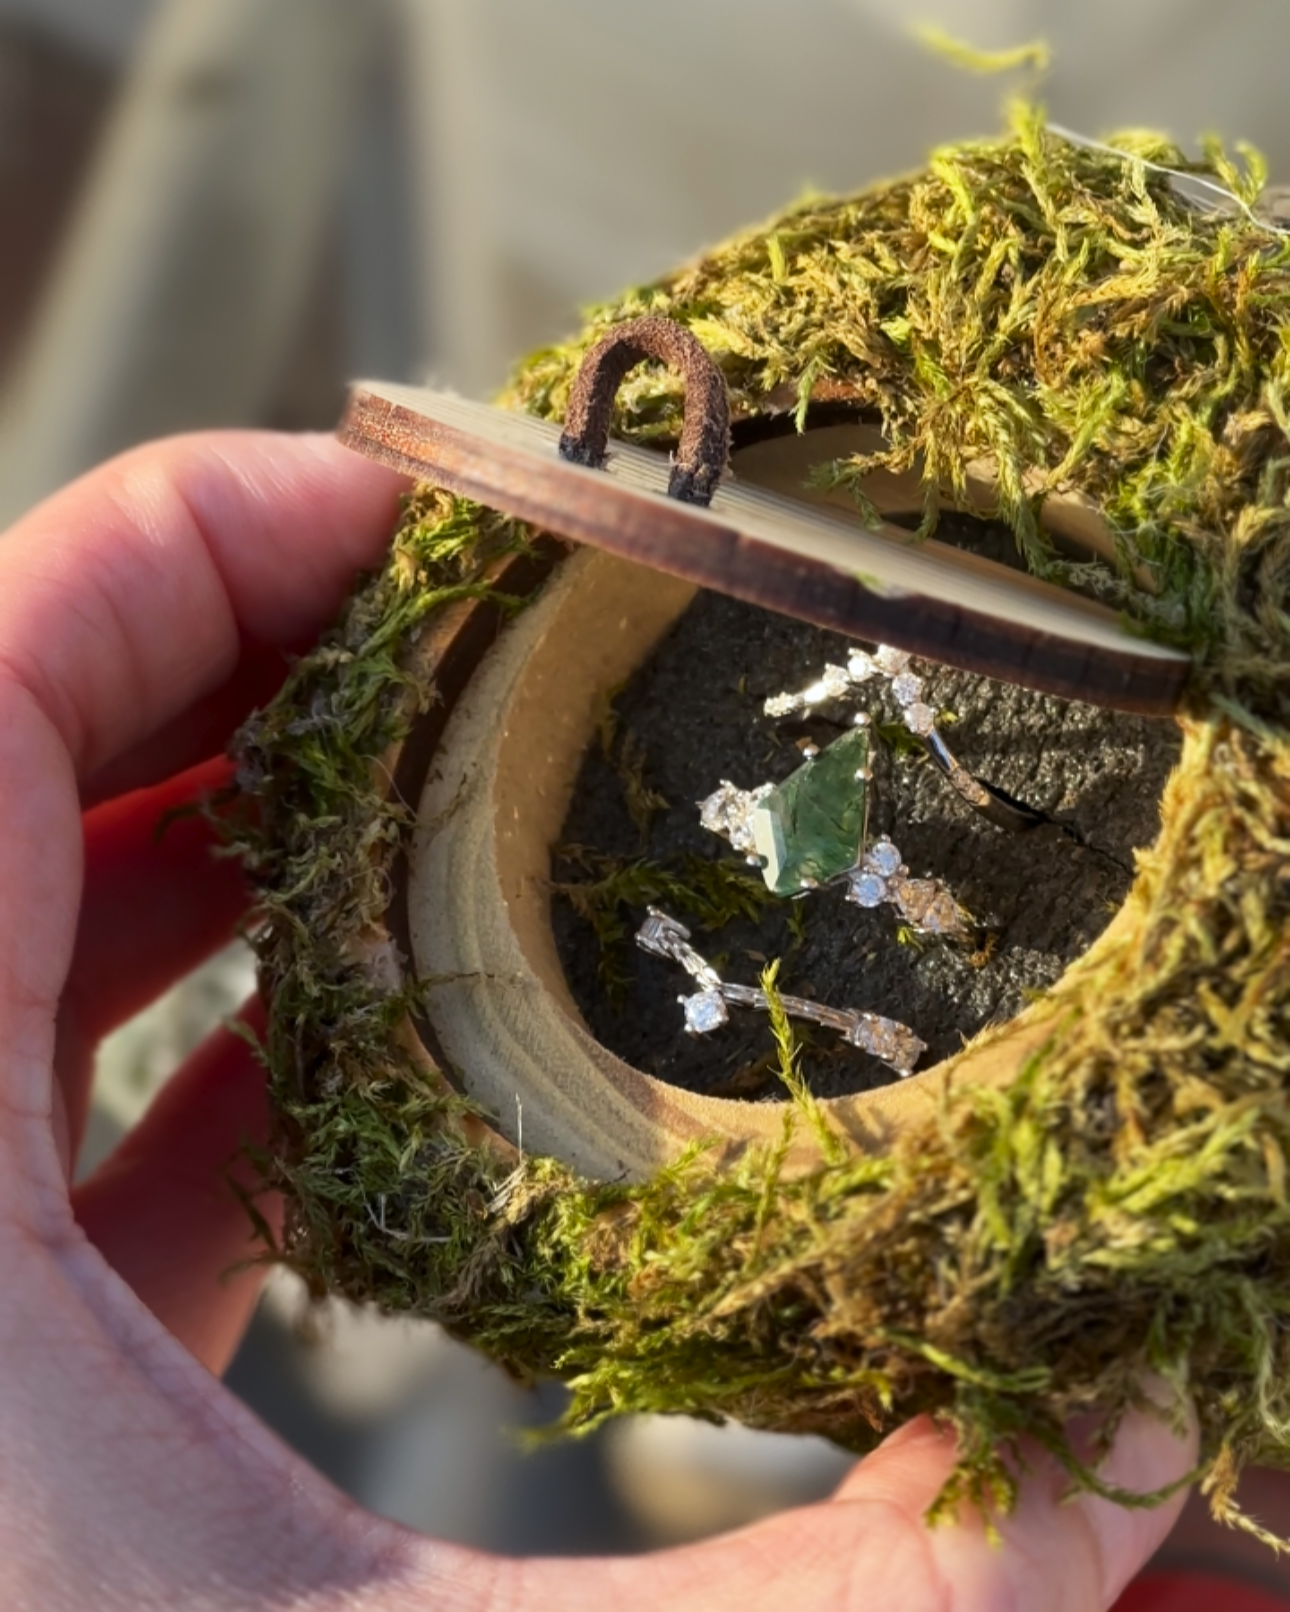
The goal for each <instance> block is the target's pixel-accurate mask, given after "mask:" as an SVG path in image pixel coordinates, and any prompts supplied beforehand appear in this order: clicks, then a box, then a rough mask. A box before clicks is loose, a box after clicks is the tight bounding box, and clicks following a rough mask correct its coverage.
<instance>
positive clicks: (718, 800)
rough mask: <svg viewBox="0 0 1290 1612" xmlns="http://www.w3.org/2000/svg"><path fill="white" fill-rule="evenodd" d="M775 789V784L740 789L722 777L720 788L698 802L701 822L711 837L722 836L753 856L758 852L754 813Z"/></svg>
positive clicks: (741, 850) (739, 849)
mask: <svg viewBox="0 0 1290 1612" xmlns="http://www.w3.org/2000/svg"><path fill="white" fill-rule="evenodd" d="M773 788H774V785H773V784H759V785H758V786H757V788H756V789H738V788H736V786H735V785H734V784H732V783H731V782H730V780H729V779H727V778H723V779H722V781H721V785H720V787H719V788H718V789H714V790H713V792H712V793H711V794H710V795H709V796H708V797H707V798H706V799H705V800H701V801H700V802H699V803H698V805H699V822H700V824H701V825H702V826H703V827H704V828H706V829H707V830H708V832H709V833H710V834H719V835H720V836H721V838H722V839H723V840H728V841H729V843H730V845H731V846H732V847H733V849H734V850H736V851H738V852H740V853H741V854H742V855H744V856H747V857H752V856H753V852H754V851H755V849H756V846H755V844H754V841H753V832H752V814H753V810H754V808H755V807H756V805H757V802H758V801H760V800H764V799H765V797H766V796H767V795H769V794H770V792H771V790H772V789H773Z"/></svg>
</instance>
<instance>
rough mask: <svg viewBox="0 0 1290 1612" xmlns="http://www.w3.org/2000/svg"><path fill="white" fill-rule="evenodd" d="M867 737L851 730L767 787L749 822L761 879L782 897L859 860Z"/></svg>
mask: <svg viewBox="0 0 1290 1612" xmlns="http://www.w3.org/2000/svg"><path fill="white" fill-rule="evenodd" d="M868 760H869V734H868V732H867V731H866V730H865V729H864V728H850V729H848V730H847V732H846V733H844V734H843V735H842V737H841V738H840V739H836V740H835V741H834V742H833V743H832V744H831V745H829V746H828V748H827V749H826V750H822V751H821V752H820V754H819V755H818V756H816V758H815V759H814V761H808V762H806V763H805V765H803V766H801V767H799V768H798V769H797V771H796V772H794V773H791V774H790V775H789V776H788V777H787V778H785V780H784V781H783V783H782V784H777V785H775V786H773V787H772V788H770V789H769V790H768V791H767V792H766V794H765V795H764V796H762V798H761V799H760V800H758V802H757V803H756V805H755V807H754V809H753V811H752V814H751V817H750V823H751V828H752V835H753V841H754V844H755V846H756V848H757V850H758V851H759V852H760V854H761V855H762V857H763V858H764V859H765V861H764V863H763V866H762V878H763V879H765V881H766V884H767V887H768V888H769V889H771V890H773V891H774V892H775V894H776V895H780V896H791V895H796V894H797V893H798V892H799V891H800V890H808V889H811V888H813V886H814V885H816V884H827V883H828V881H829V880H830V879H836V878H838V877H839V876H840V875H841V874H844V873H846V872H847V871H848V870H849V869H851V868H853V867H854V866H855V865H856V863H857V862H858V861H859V859H860V842H861V839H862V836H863V834H864V821H865V795H866V785H865V783H864V780H863V778H857V774H858V773H863V772H864V771H865V770H866V768H867V766H868Z"/></svg>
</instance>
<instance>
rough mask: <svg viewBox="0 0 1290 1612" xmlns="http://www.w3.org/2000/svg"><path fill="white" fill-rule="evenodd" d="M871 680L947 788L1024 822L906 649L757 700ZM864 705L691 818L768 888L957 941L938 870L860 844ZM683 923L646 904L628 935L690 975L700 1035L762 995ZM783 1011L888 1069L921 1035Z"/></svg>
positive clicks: (860, 659)
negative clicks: (973, 765)
mask: <svg viewBox="0 0 1290 1612" xmlns="http://www.w3.org/2000/svg"><path fill="white" fill-rule="evenodd" d="M874 678H881V679H883V680H884V681H885V682H886V683H887V685H888V687H889V688H890V691H891V693H892V695H893V697H894V699H895V703H896V706H897V709H898V711H899V714H900V719H901V721H902V723H903V724H904V726H905V728H906V729H907V730H908V732H909V733H910V734H912V735H913V736H914V737H915V738H916V739H917V740H918V741H919V742H920V744H921V745H922V746H923V747H924V748H925V749H926V751H927V753H928V754H929V755H930V756H931V758H932V760H933V762H934V763H935V764H936V766H937V768H938V769H939V770H940V772H941V773H942V774H943V775H944V776H945V778H946V780H947V782H948V783H949V784H950V786H951V787H952V788H953V789H954V790H955V791H956V793H957V794H959V795H960V796H961V797H962V798H963V799H964V800H965V801H966V802H967V803H968V804H969V805H970V806H972V807H973V808H974V809H975V810H977V811H979V812H981V813H982V814H983V815H985V816H986V817H988V818H989V819H990V820H991V821H993V822H995V823H996V824H998V825H999V826H1002V827H1007V828H1011V829H1014V830H1016V829H1024V828H1028V827H1031V826H1033V824H1034V823H1035V822H1036V821H1039V820H1040V819H1038V817H1037V815H1036V814H1035V813H1033V812H1031V811H1030V810H1029V808H1026V807H1024V806H1020V805H1018V804H1017V803H1016V802H1013V801H1010V800H1008V799H1007V797H1005V796H1003V795H1001V794H1000V793H999V792H998V791H997V790H995V789H993V788H992V787H991V786H990V785H989V784H986V783H984V782H982V781H981V780H980V779H978V778H976V777H974V776H973V775H972V774H971V773H970V772H969V771H968V770H967V768H966V767H964V766H963V765H962V763H961V762H959V761H958V760H957V758H956V757H955V756H954V755H953V753H952V752H951V751H950V748H949V746H948V745H947V744H946V743H945V740H944V738H943V736H942V735H941V733H940V730H939V728H938V726H937V721H936V711H935V709H934V707H933V706H932V705H931V704H930V703H928V701H927V699H926V698H925V683H924V679H923V678H922V677H920V676H919V675H918V674H917V673H916V672H914V671H913V670H911V665H910V656H909V655H908V654H906V653H905V652H904V651H903V650H899V649H894V648H892V647H891V646H890V645H886V644H881V645H878V646H877V647H876V648H875V649H874V650H873V652H872V653H870V652H868V651H866V650H863V649H859V648H857V649H854V650H852V651H851V653H850V655H849V657H848V659H847V663H846V665H845V666H839V665H833V664H830V665H826V666H825V668H824V670H823V672H822V673H821V675H820V676H819V677H818V678H817V679H816V680H815V682H813V683H811V684H809V685H808V686H807V687H806V688H804V689H801V690H799V691H797V692H796V693H782V694H776V695H773V696H772V697H771V698H769V699H767V700H766V701H765V703H764V705H763V708H762V709H763V711H764V713H765V715H767V716H769V717H772V718H783V717H787V716H792V715H794V714H795V713H798V712H809V711H811V710H813V709H814V708H815V707H816V706H820V705H824V704H826V703H828V702H830V701H835V700H838V699H842V698H844V697H846V696H847V695H849V694H851V693H852V692H853V691H854V690H855V689H857V688H859V687H861V686H863V685H864V684H866V683H868V682H870V681H871V680H873V679H874ZM878 742H879V741H878V739H877V735H876V733H875V729H874V725H873V722H872V719H871V718H870V715H869V713H868V712H866V711H859V712H857V713H856V714H855V715H854V716H853V717H852V719H851V725H850V727H849V728H848V729H847V731H846V732H845V733H843V734H842V736H841V737H840V738H838V739H836V740H835V741H834V742H833V743H832V744H830V745H827V746H826V747H824V748H823V749H820V748H818V747H816V746H815V745H810V746H809V747H806V749H805V757H806V759H805V760H804V762H803V764H802V765H801V766H800V767H798V768H797V769H796V771H794V772H793V773H791V774H790V775H789V776H788V777H787V778H785V779H784V780H783V782H782V783H779V784H772V783H763V784H758V785H757V786H756V787H754V788H752V789H741V788H740V787H739V786H737V785H736V784H733V783H731V782H730V781H729V780H728V779H724V780H722V782H721V783H720V785H719V786H718V787H717V788H716V789H715V790H714V791H713V792H712V793H711V794H710V795H708V796H707V797H706V798H705V799H704V800H701V801H699V802H698V808H699V822H700V824H701V825H702V827H703V828H705V829H707V830H708V831H709V832H710V833H713V834H716V835H718V836H719V837H720V838H722V839H724V840H725V841H726V842H727V843H728V844H729V845H730V846H731V848H732V849H733V850H735V851H737V852H739V853H740V854H741V855H742V856H743V857H745V859H746V860H747V861H748V862H749V863H750V864H751V865H753V866H755V867H757V868H758V869H759V870H760V871H761V874H762V878H763V879H764V881H765V883H766V885H767V887H768V888H769V889H770V890H771V891H772V892H773V893H774V894H776V895H780V896H784V897H789V898H795V897H800V896H803V895H806V894H808V893H809V892H811V891H813V890H818V889H821V888H823V887H825V886H831V887H834V886H839V885H842V886H844V887H845V897H846V899H847V900H848V901H850V902H853V903H854V904H855V905H856V906H859V907H864V908H876V907H882V906H890V907H891V908H892V909H893V910H894V912H895V914H896V916H897V918H898V920H899V921H900V923H901V924H902V925H904V926H905V928H906V929H908V930H912V931H913V932H914V933H915V934H917V935H926V936H935V937H938V938H940V939H944V940H949V941H954V942H958V943H970V942H972V941H973V940H974V939H975V931H976V926H975V924H974V922H973V920H972V917H971V915H970V914H969V913H968V912H967V911H966V910H965V909H964V908H963V907H962V906H961V905H960V904H959V902H958V901H957V900H956V899H955V898H954V896H953V894H952V893H951V892H950V890H949V889H948V887H947V886H946V885H945V884H943V883H942V882H941V881H940V880H939V879H935V878H930V877H929V878H913V877H911V875H910V871H909V868H908V866H907V865H906V863H905V860H904V858H903V856H902V855H901V852H900V849H899V847H898V846H897V845H896V844H895V843H894V841H893V840H892V839H891V838H890V837H889V836H887V835H885V834H884V835H882V836H880V837H879V838H877V839H876V840H874V841H872V842H871V843H870V842H868V835H867V829H868V818H869V808H870V804H871V794H870V790H871V784H872V779H873V767H872V763H871V758H872V754H873V749H874V746H875V744H876V743H878ZM689 939H690V936H689V931H688V930H687V929H685V928H684V926H683V925H681V924H680V923H678V922H677V921H676V920H675V919H673V918H671V917H669V916H668V915H667V914H666V913H664V912H662V911H660V910H659V909H658V908H655V907H651V908H650V909H649V914H648V917H647V918H646V920H645V922H644V924H643V925H642V926H641V928H640V930H639V932H638V933H637V936H636V941H637V944H638V945H639V946H640V947H641V948H642V949H643V950H645V951H647V952H650V953H652V954H654V955H655V956H658V957H664V958H668V959H670V960H671V961H673V962H675V963H678V964H680V966H681V967H682V968H684V969H685V970H686V972H687V973H688V974H689V975H690V977H691V978H692V979H693V980H694V981H695V982H696V984H697V985H698V987H699V988H698V990H697V991H695V992H694V993H692V994H691V995H689V996H682V997H680V998H678V1000H679V1001H680V1002H681V1004H682V1007H683V1009H684V1013H685V1027H686V1030H687V1031H688V1032H689V1033H690V1034H691V1035H708V1034H711V1033H712V1032H713V1031H715V1030H718V1029H720V1028H721V1027H722V1026H723V1025H725V1024H726V1023H728V1022H729V1017H730V1015H729V1008H730V1007H731V1006H732V1005H733V1006H740V1007H752V1008H761V1009H765V1008H766V1006H767V1000H766V996H765V993H764V992H762V991H759V990H757V989H755V988H754V987H751V986H746V985H732V984H730V983H728V982H726V981H724V980H722V979H721V977H720V975H719V974H718V973H717V971H716V970H715V969H714V968H713V967H712V965H711V964H710V963H708V962H707V961H706V959H704V958H703V957H702V956H701V955H700V954H699V953H698V952H697V951H695V949H694V948H693V947H692V946H691V945H690V944H689ZM782 1002H783V1005H784V1008H785V1010H786V1011H787V1012H788V1013H789V1015H790V1016H792V1017H797V1018H805V1019H810V1020H813V1021H814V1022H815V1023H817V1024H821V1025H825V1026H827V1027H828V1028H830V1029H833V1030H837V1031H838V1032H839V1033H840V1034H841V1035H842V1036H843V1038H844V1039H845V1040H846V1041H848V1042H850V1043H851V1045H853V1046H856V1047H859V1048H860V1049H861V1050H863V1051H865V1052H868V1053H869V1054H870V1055H871V1056H873V1057H875V1058H878V1059H880V1060H881V1061H882V1062H883V1063H885V1064H887V1065H888V1067H889V1068H892V1069H894V1070H895V1071H896V1072H897V1073H898V1074H899V1075H901V1076H905V1075H908V1074H910V1073H911V1072H912V1071H913V1068H914V1065H915V1064H916V1063H917V1061H918V1059H919V1057H920V1056H921V1055H922V1053H923V1052H924V1051H925V1050H926V1044H925V1043H924V1042H923V1041H922V1040H921V1039H920V1038H919V1037H918V1036H917V1035H916V1034H915V1033H914V1031H913V1030H911V1029H910V1028H909V1027H908V1026H907V1025H904V1024H901V1023H899V1021H897V1020H894V1019H888V1018H884V1017H883V1016H882V1015H880V1014H874V1013H866V1012H861V1011H859V1010H855V1009H837V1008H830V1007H825V1006H822V1005H820V1004H819V1003H816V1002H811V1001H807V1000H806V999H805V998H800V997H791V996H785V997H783V998H782Z"/></svg>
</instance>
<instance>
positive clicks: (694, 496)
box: [560, 314, 730, 506]
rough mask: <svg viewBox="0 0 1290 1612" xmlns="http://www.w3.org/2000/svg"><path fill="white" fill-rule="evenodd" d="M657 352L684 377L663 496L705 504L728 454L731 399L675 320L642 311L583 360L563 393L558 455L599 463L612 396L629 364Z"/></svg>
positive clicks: (709, 361)
mask: <svg viewBox="0 0 1290 1612" xmlns="http://www.w3.org/2000/svg"><path fill="white" fill-rule="evenodd" d="M647 358H657V359H659V360H661V362H663V363H664V364H668V365H670V366H671V367H672V368H673V369H675V370H678V371H679V372H680V374H681V376H682V378H683V379H684V381H685V421H684V424H683V426H682V428H681V441H680V444H679V446H678V447H677V451H676V460H675V463H674V464H673V466H672V475H671V479H670V480H669V481H668V484H667V494H668V497H669V498H679V499H680V500H681V502H682V503H686V504H702V505H705V506H706V505H707V504H710V503H711V502H712V495H713V493H714V492H716V490H717V483H718V482H719V481H720V480H721V476H722V472H723V471H724V470H725V468H726V459H727V457H728V455H729V452H730V399H729V396H728V395H727V393H726V382H725V377H724V376H723V375H722V373H721V371H720V370H719V369H718V368H717V366H716V364H715V363H714V362H713V361H712V359H711V357H709V355H708V352H707V350H706V348H705V347H704V346H703V343H702V342H701V341H699V339H698V337H697V336H695V335H693V334H692V333H691V332H690V331H688V330H687V329H686V328H685V326H684V325H679V324H677V322H676V320H674V319H664V318H663V316H662V315H661V314H647V315H646V316H645V317H644V318H643V319H632V320H630V321H629V322H628V323H626V324H622V325H615V327H614V328H613V329H612V330H611V331H610V332H609V334H608V335H606V336H602V337H601V338H600V340H599V341H598V342H597V343H596V345H595V346H594V347H593V348H591V350H590V351H589V352H588V354H587V356H586V357H585V358H584V359H583V361H582V365H581V367H580V369H579V370H578V374H577V377H576V378H575V380H574V383H573V390H572V391H571V392H570V394H569V412H568V413H567V414H566V416H565V423H564V434H563V435H562V436H561V438H560V455H561V457H562V458H564V459H568V460H570V461H571V462H572V463H573V464H576V465H588V466H590V467H591V468H592V469H593V470H595V469H599V468H600V466H601V465H603V464H604V462H605V454H606V452H607V451H608V448H609V425H610V420H611V417H612V415H613V408H614V398H615V397H616V396H617V394H618V388H619V387H620V386H621V385H622V383H623V378H624V376H626V374H627V372H628V371H629V370H632V369H635V367H636V365H637V364H640V363H643V362H644V361H645V359H647Z"/></svg>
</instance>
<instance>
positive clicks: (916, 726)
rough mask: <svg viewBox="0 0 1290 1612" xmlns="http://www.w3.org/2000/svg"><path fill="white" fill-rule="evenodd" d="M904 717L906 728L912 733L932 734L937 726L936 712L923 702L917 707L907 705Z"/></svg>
mask: <svg viewBox="0 0 1290 1612" xmlns="http://www.w3.org/2000/svg"><path fill="white" fill-rule="evenodd" d="M904 717H905V726H906V727H907V728H908V729H909V731H910V732H911V733H930V732H931V731H932V729H933V728H934V727H935V726H936V712H935V711H933V710H932V708H931V706H930V705H924V704H922V702H921V701H920V702H919V703H918V704H916V705H907V706H906V707H905V711H904Z"/></svg>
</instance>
